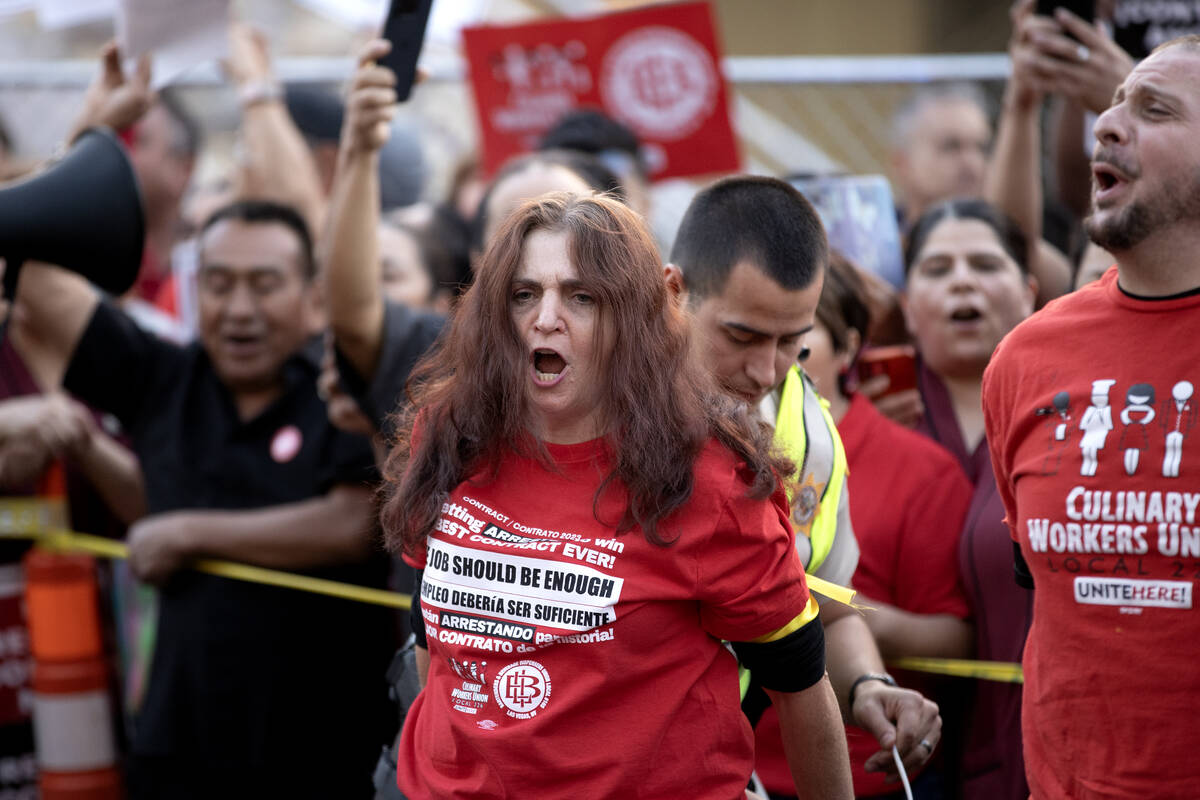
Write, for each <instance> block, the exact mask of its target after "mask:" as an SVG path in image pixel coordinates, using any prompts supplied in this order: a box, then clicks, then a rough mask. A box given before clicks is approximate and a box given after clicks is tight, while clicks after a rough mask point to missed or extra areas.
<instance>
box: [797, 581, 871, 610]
mask: <svg viewBox="0 0 1200 800" xmlns="http://www.w3.org/2000/svg"><path fill="white" fill-rule="evenodd" d="M804 580H805V582H806V583H807V584H808V588H809V589H811V590H813V591H814V592H816V593H817V594H823V595H825V596H826V597H828V598H829V599H830V600H836V601H837V602H839V603H841V604H842V605H846V606H850V607H851V608H857V609H859V610H860V611H861V610H862V609H863V607H862V606H858V605H855V603H854V595H855V594H857V592H855V591H854V590H853V589H847V588H846V587H845V586H838V585H837V584H836V583H830V582H829V581H826V580H822V579H821V578H818V577H817V576H816V575H809V574H808V573H805V575H804Z"/></svg>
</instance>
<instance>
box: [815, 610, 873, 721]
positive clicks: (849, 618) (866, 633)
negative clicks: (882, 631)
mask: <svg viewBox="0 0 1200 800" xmlns="http://www.w3.org/2000/svg"><path fill="white" fill-rule="evenodd" d="M821 624H823V625H824V626H825V668H826V669H827V670H828V671H829V682H830V685H831V686H832V687H833V691H834V695H835V696H836V697H837V703H838V708H839V709H841V713H842V719H843V720H844V721H846V722H851V723H852V722H853V715H852V710H851V708H850V687H851V686H852V685H853V684H854V681H856V680H857V679H858V678H859V677H860V676H862V675H865V674H867V673H868V672H875V673H879V672H885V671H886V670H885V669H884V665H883V656H882V655H880V653H879V648H878V647H876V645H875V639H874V638H873V637H872V636H871V630H870V628H868V627H867V623H866V621H865V620H864V619H863V618H862V616H860V615H859V614H858V612H856V611H854V609H851V608H847V607H846V606H843V605H841V604H840V603H825V604H824V605H822V606H821Z"/></svg>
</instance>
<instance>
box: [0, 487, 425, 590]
mask: <svg viewBox="0 0 1200 800" xmlns="http://www.w3.org/2000/svg"><path fill="white" fill-rule="evenodd" d="M47 508H48V506H47V504H46V503H45V501H43V500H39V499H11V500H2V501H0V537H8V538H23V539H24V538H27V539H33V540H34V541H36V542H38V543H39V544H41V545H42V546H43V547H47V548H49V549H51V550H59V551H72V552H80V553H89V554H91V555H95V556H102V557H104V558H121V559H126V558H129V548H128V547H127V546H126V545H125V543H124V542H118V541H115V540H113V539H106V538H104V537H103V536H91V535H89V534H86V533H75V532H73V531H67V530H62V529H58V528H51V527H49V525H48V524H47V521H46V518H47ZM191 566H192V568H193V569H195V570H197V571H199V572H205V573H207V574H209V575H218V576H220V577H222V578H233V579H234V580H239V581H249V582H251V583H263V584H267V585H268V586H282V587H284V588H287V589H299V590H300V591H304V592H313V593H315V594H323V595H328V596H330V597H340V598H342V599H344V600H357V601H359V602H361V603H374V604H375V605H381V606H389V607H391V608H402V609H408V608H411V607H412V596H411V595H407V594H401V593H400V592H388V591H385V590H383V589H370V588H368V587H366V586H357V585H355V584H352V583H342V582H340V581H330V580H325V579H324V578H313V577H310V576H308V575H297V574H295V573H293V572H281V571H280V570H275V569H265V568H263V567H253V566H250V565H249V564H238V563H235V562H232V561H220V560H217V559H207V558H206V559H200V560H197V561H194V562H193V563H192V565H191Z"/></svg>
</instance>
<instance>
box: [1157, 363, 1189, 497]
mask: <svg viewBox="0 0 1200 800" xmlns="http://www.w3.org/2000/svg"><path fill="white" fill-rule="evenodd" d="M1194 390H1195V387H1193V386H1192V382H1191V381H1180V382H1179V383H1177V384H1175V385H1174V386H1172V387H1171V399H1170V400H1165V401H1163V415H1162V420H1161V422H1162V426H1163V430H1165V431H1166V432H1167V450H1166V453H1165V454H1164V455H1163V469H1162V474H1163V477H1164V478H1178V477H1179V462H1180V461H1181V460H1182V459H1183V437H1184V435H1185V434H1186V433H1187V432H1188V431H1190V430H1191V429H1192V428H1194V427H1195V426H1196V406H1195V404H1194V403H1192V392H1193V391H1194Z"/></svg>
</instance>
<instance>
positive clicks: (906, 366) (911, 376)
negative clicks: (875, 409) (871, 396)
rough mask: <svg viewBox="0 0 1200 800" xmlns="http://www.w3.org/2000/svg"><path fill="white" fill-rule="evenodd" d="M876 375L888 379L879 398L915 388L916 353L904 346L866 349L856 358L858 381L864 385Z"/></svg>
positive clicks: (908, 346)
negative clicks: (885, 376)
mask: <svg viewBox="0 0 1200 800" xmlns="http://www.w3.org/2000/svg"><path fill="white" fill-rule="evenodd" d="M878 375H887V377H888V386H887V388H886V389H884V390H883V391H882V392H881V393H880V395H881V396H887V395H889V394H896V393H897V392H903V391H907V390H909V389H915V388H917V359H916V351H915V350H914V349H913V348H912V346H911V345H906V344H904V345H891V346H888V347H868V348H866V349H865V350H863V351H862V352H861V353H859V356H858V380H859V381H860V382H861V383H865V382H867V381H869V380H871V379H872V378H874V377H876V376H878Z"/></svg>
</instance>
